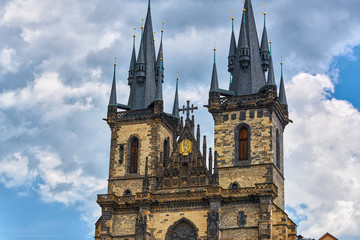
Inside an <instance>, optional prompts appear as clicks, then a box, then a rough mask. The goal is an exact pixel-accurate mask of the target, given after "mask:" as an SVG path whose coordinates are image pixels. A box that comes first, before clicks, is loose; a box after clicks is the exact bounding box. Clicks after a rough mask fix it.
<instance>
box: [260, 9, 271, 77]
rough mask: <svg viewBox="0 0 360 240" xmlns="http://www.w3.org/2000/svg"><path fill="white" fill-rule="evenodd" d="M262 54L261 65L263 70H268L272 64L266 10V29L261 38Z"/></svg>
mask: <svg viewBox="0 0 360 240" xmlns="http://www.w3.org/2000/svg"><path fill="white" fill-rule="evenodd" d="M260 55H261V66H262V68H263V71H264V72H266V71H267V70H268V68H269V64H270V50H269V44H268V37H267V30H266V12H264V30H263V34H262V38H261V48H260Z"/></svg>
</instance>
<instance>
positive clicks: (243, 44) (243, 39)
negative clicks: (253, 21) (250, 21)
mask: <svg viewBox="0 0 360 240" xmlns="http://www.w3.org/2000/svg"><path fill="white" fill-rule="evenodd" d="M238 46H239V50H240V49H241V48H249V43H248V37H247V34H246V14H245V12H244V13H243V18H242V21H241V27H240V36H239V44H238Z"/></svg>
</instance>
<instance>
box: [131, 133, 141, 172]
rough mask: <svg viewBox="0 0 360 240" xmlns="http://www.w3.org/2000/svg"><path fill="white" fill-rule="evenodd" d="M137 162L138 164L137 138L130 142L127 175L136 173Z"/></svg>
mask: <svg viewBox="0 0 360 240" xmlns="http://www.w3.org/2000/svg"><path fill="white" fill-rule="evenodd" d="M138 162H139V140H138V139H137V138H133V139H132V140H131V150H130V171H129V173H137V169H138Z"/></svg>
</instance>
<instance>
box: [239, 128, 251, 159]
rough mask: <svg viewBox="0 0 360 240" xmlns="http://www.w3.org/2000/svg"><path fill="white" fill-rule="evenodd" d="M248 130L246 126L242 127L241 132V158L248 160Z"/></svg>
mask: <svg viewBox="0 0 360 240" xmlns="http://www.w3.org/2000/svg"><path fill="white" fill-rule="evenodd" d="M248 144H249V139H248V131H247V129H246V128H241V129H240V132H239V160H240V161H243V160H248Z"/></svg>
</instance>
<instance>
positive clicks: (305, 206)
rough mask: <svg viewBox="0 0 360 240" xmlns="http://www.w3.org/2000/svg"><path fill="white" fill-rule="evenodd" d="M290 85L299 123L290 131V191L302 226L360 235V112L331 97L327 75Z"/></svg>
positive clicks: (312, 231) (311, 232)
mask: <svg viewBox="0 0 360 240" xmlns="http://www.w3.org/2000/svg"><path fill="white" fill-rule="evenodd" d="M287 90H288V92H287V93H288V95H289V106H290V109H291V113H290V117H291V118H292V120H294V124H291V125H290V126H289V127H288V129H287V131H286V140H285V143H286V159H287V166H286V175H287V176H292V177H291V178H290V179H289V178H288V181H287V182H286V184H287V191H286V194H287V204H289V206H290V207H291V208H292V209H295V214H294V215H293V217H294V218H295V219H297V220H300V222H299V223H300V224H299V226H300V228H299V232H300V233H304V235H308V236H317V237H320V236H321V234H324V233H325V232H327V231H331V232H332V233H333V234H335V235H337V236H343V238H345V237H346V236H347V237H351V236H353V237H354V236H358V235H359V234H360V231H359V228H358V226H359V225H360V215H359V213H360V208H359V206H360V201H359V199H360V177H359V174H358V173H359V172H360V149H359V142H360V136H359V134H358V131H357V130H358V129H359V128H360V112H359V111H358V110H357V109H355V108H354V107H353V106H352V105H351V104H350V103H349V102H347V101H343V100H338V99H335V98H333V97H331V94H332V93H333V92H334V85H333V83H332V82H331V80H330V79H329V77H328V76H326V75H316V76H313V75H309V74H299V75H297V76H296V77H294V79H292V81H291V82H289V84H288V87H287ZM299 92H301V93H303V94H299ZM350 239H351V238H350Z"/></svg>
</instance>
